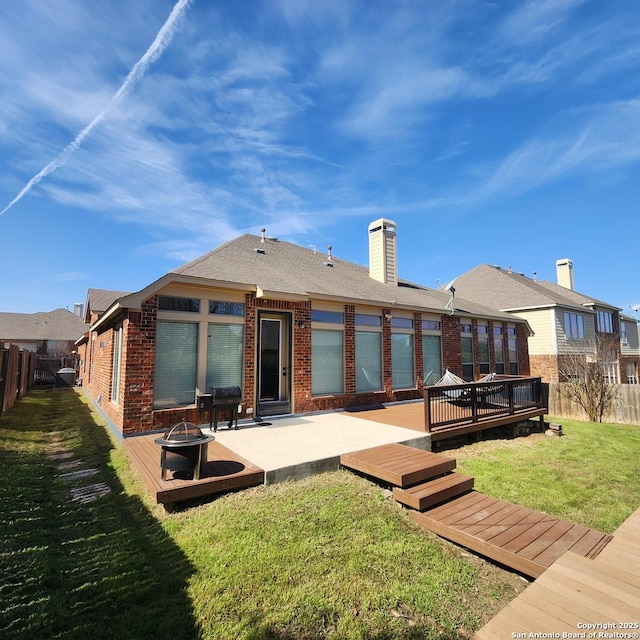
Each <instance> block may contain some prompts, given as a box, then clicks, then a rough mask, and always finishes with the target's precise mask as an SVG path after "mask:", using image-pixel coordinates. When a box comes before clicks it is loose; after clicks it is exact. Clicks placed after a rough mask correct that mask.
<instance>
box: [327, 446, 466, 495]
mask: <svg viewBox="0 0 640 640" xmlns="http://www.w3.org/2000/svg"><path fill="white" fill-rule="evenodd" d="M340 464H341V465H342V466H343V467H347V468H349V469H353V470H355V471H360V472H361V473H364V474H366V475H368V476H371V477H373V478H376V479H378V480H383V481H385V482H388V483H390V484H393V485H395V486H396V487H402V488H406V487H410V486H412V485H414V484H418V483H420V482H425V481H426V480H429V479H431V478H437V477H438V476H441V475H443V474H444V473H448V472H449V471H453V469H455V467H456V461H455V459H454V458H449V457H447V456H442V455H439V454H437V453H431V451H424V450H423V449H416V448H415V447H409V446H407V445H405V444H399V443H395V442H394V443H391V444H384V445H381V446H379V447H373V448H371V449H364V450H362V451H354V452H352V453H343V454H342V455H341V456H340Z"/></svg>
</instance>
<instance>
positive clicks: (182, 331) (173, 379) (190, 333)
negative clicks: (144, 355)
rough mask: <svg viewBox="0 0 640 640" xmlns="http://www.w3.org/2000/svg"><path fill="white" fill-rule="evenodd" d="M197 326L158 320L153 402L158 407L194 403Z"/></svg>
mask: <svg viewBox="0 0 640 640" xmlns="http://www.w3.org/2000/svg"><path fill="white" fill-rule="evenodd" d="M197 348H198V325H197V323H195V322H167V321H163V320H158V324H157V330H156V366H155V385H154V396H153V403H154V406H155V407H157V408H161V407H174V406H181V405H188V404H193V403H194V402H195V394H196V371H197Z"/></svg>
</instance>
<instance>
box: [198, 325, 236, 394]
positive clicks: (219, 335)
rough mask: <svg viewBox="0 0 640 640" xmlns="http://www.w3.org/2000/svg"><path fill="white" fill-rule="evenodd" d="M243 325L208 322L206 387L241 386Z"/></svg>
mask: <svg viewBox="0 0 640 640" xmlns="http://www.w3.org/2000/svg"><path fill="white" fill-rule="evenodd" d="M243 362H244V325H241V324H218V323H216V324H213V323H209V331H208V334H207V381H206V388H207V390H209V389H210V388H211V387H242V365H243Z"/></svg>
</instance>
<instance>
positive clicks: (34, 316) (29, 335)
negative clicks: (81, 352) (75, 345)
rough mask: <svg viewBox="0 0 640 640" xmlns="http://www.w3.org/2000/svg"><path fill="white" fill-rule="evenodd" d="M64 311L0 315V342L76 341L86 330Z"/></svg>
mask: <svg viewBox="0 0 640 640" xmlns="http://www.w3.org/2000/svg"><path fill="white" fill-rule="evenodd" d="M88 326H89V325H87V324H85V322H84V320H83V319H82V318H81V317H80V316H77V315H75V314H73V313H71V312H70V311H67V310H66V309H56V310H55V311H41V312H38V313H0V340H4V341H6V342H9V341H10V340H15V341H19V340H20V341H25V340H76V338H78V336H80V335H82V333H83V332H84V331H86V330H87V329H88Z"/></svg>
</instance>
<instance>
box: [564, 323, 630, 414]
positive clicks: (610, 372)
mask: <svg viewBox="0 0 640 640" xmlns="http://www.w3.org/2000/svg"><path fill="white" fill-rule="evenodd" d="M619 353H620V342H619V339H618V336H617V334H602V333H598V334H596V338H595V340H591V341H588V342H586V343H585V349H584V350H583V351H582V352H581V353H575V354H570V355H565V356H563V357H562V363H561V367H560V370H559V373H560V379H561V380H564V382H562V383H561V384H560V385H559V390H560V394H561V395H563V396H564V397H565V398H568V399H569V400H571V401H573V402H575V403H576V404H578V405H579V406H580V407H582V408H583V409H584V411H585V413H586V414H587V416H588V417H589V420H590V421H591V422H602V418H603V417H604V416H605V415H606V414H607V413H608V412H609V411H610V410H611V408H612V406H613V402H614V400H615V397H616V389H615V386H614V383H615V382H617V373H616V372H617V366H618V365H617V363H618V360H619V358H618V356H619Z"/></svg>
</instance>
